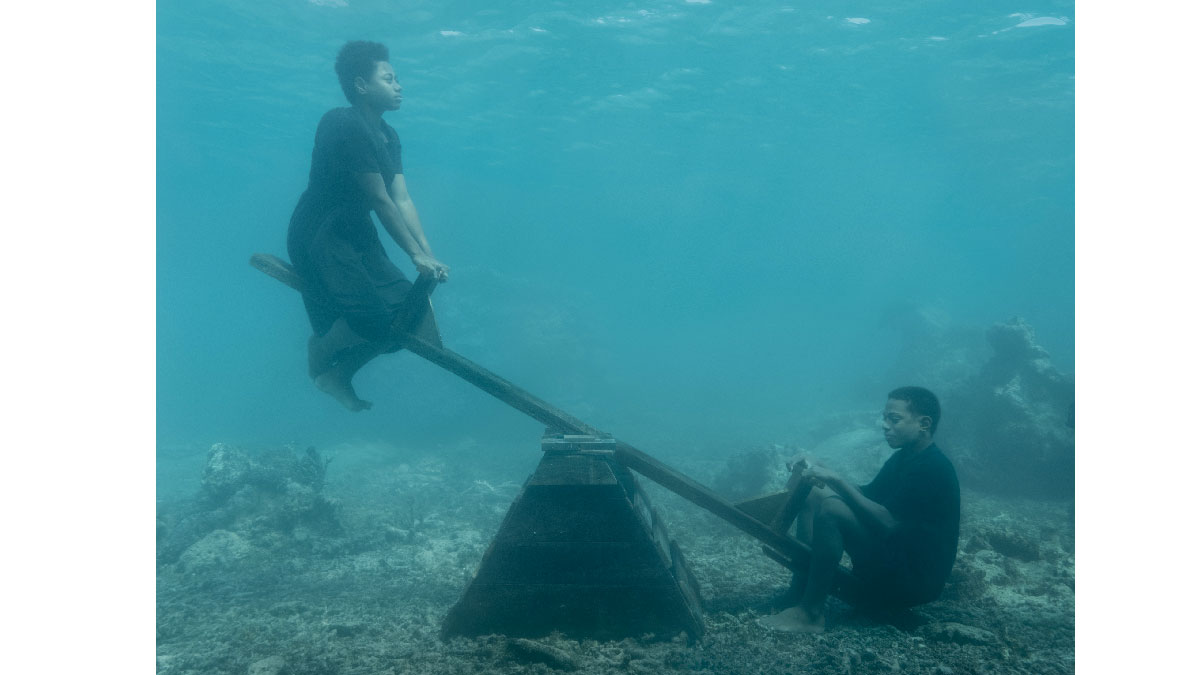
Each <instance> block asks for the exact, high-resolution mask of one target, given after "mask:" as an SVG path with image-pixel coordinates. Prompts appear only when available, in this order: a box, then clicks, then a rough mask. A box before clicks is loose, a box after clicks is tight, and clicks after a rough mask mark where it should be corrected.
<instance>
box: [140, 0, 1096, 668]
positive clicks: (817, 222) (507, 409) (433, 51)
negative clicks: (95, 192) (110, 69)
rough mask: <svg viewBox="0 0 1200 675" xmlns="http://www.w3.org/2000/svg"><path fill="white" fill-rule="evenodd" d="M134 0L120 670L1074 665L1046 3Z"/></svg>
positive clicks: (1061, 32)
mask: <svg viewBox="0 0 1200 675" xmlns="http://www.w3.org/2000/svg"><path fill="white" fill-rule="evenodd" d="M156 24H157V25H156V35H157V48H156V51H157V54H156V89H157V91H156V154H157V166H156V173H157V187H156V211H157V230H156V231H157V241H156V249H157V250H156V263H157V265H156V269H157V279H156V310H157V334H156V345H157V353H156V377H157V388H156V392H157V393H156V397H157V408H156V437H157V438H156V440H157V448H156V457H155V459H156V516H157V517H156V664H157V665H156V670H157V672H159V673H162V674H163V675H184V674H201V673H238V674H241V673H250V674H252V675H292V674H295V675H299V674H310V673H311V674H333V673H337V674H374V673H380V674H389V673H390V674H393V675H400V674H405V673H469V672H478V673H552V672H578V673H597V674H599V673H710V674H713V675H716V674H724V673H730V674H736V673H781V674H782V673H829V674H833V673H839V674H840V673H893V672H894V673H920V674H931V675H932V674H937V675H943V674H951V673H958V674H971V673H1030V674H1043V673H1073V672H1074V670H1075V590H1074V589H1075V508H1074V503H1075V439H1074V433H1075V405H1074V400H1075V374H1074V371H1075V291H1076V287H1075V140H1074V138H1075V137H1074V134H1075V7H1074V3H1073V2H1053V1H1047V2H1040V3H1035V4H1032V5H1006V4H1003V3H994V2H983V3H968V4H964V3H957V2H949V1H948V0H921V1H915V0H914V1H902V2H878V1H876V0H867V1H865V2H857V3H844V2H816V3H786V2H762V3H738V2H727V1H724V0H652V1H649V2H621V1H612V2H600V1H593V0H582V1H578V2H553V1H549V0H539V1H516V2H509V3H483V2H477V1H474V0H464V1H461V2H429V1H409V0H286V1H284V0H262V1H261V2H254V3H249V2H238V1H235V0H202V1H200V2H195V3H159V4H158V6H157V17H156ZM381 49H382V50H383V51H380V50H381Z"/></svg>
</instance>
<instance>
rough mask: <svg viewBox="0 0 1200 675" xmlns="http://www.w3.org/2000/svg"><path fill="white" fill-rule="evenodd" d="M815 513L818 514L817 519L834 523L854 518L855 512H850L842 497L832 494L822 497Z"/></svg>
mask: <svg viewBox="0 0 1200 675" xmlns="http://www.w3.org/2000/svg"><path fill="white" fill-rule="evenodd" d="M813 512H814V513H815V514H816V516H815V517H816V518H820V519H823V520H832V521H834V522H846V521H849V520H852V519H853V518H854V512H853V511H851V510H850V507H849V506H848V505H847V504H846V502H845V501H843V500H842V498H841V497H838V496H837V495H832V494H831V495H825V496H823V497H821V498H820V500H819V501H818V502H817V506H816V509H815V510H814V511H813Z"/></svg>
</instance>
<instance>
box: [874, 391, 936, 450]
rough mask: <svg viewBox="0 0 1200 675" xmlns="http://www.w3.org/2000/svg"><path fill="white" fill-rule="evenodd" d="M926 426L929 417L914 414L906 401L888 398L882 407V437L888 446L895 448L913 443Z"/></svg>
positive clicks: (927, 426)
mask: <svg viewBox="0 0 1200 675" xmlns="http://www.w3.org/2000/svg"><path fill="white" fill-rule="evenodd" d="M922 422H924V424H922ZM928 428H929V418H928V417H917V416H916V415H914V414H913V413H912V411H911V410H909V408H908V401H899V400H896V399H894V398H889V399H888V402H887V405H885V406H884V407H883V439H884V440H885V441H887V444H888V447H891V448H893V449H896V448H905V447H908V446H910V445H913V444H915V443H916V442H917V441H919V440H920V439H921V431H922V429H928Z"/></svg>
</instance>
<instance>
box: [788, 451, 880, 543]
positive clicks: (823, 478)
mask: <svg viewBox="0 0 1200 675" xmlns="http://www.w3.org/2000/svg"><path fill="white" fill-rule="evenodd" d="M805 478H807V479H809V480H813V481H816V482H819V483H824V484H825V486H826V487H828V488H829V489H831V490H833V491H834V492H836V493H837V494H838V496H839V497H841V498H842V499H843V500H844V501H845V502H846V504H847V505H848V506H849V507H850V510H851V511H853V512H854V515H856V516H858V519H859V520H860V521H861V522H863V523H864V524H865V525H867V527H869V528H871V529H873V530H875V531H877V532H879V533H881V534H883V535H885V536H886V535H888V534H891V532H892V530H894V529H896V527H897V526H898V525H899V524H900V522H899V521H898V520H896V518H895V517H894V516H892V512H891V511H888V510H887V507H886V506H884V505H883V504H880V503H879V502H875V501H871V499H869V498H868V497H867V496H866V495H864V494H863V493H862V491H861V490H859V488H858V486H857V485H855V484H853V483H851V482H849V481H847V480H846V479H844V478H842V477H841V476H840V475H838V474H837V473H836V472H834V471H831V470H830V469H828V468H826V467H823V466H820V465H817V464H810V465H809V466H808V469H807V470H806V471H805Z"/></svg>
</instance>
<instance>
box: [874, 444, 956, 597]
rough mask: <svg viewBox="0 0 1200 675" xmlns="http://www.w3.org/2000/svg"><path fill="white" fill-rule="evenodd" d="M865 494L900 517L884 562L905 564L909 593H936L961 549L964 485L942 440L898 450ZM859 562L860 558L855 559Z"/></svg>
mask: <svg viewBox="0 0 1200 675" xmlns="http://www.w3.org/2000/svg"><path fill="white" fill-rule="evenodd" d="M861 489H862V493H863V494H864V495H865V496H866V497H867V498H868V499H870V500H871V501H873V502H876V503H878V504H881V505H883V506H884V507H886V508H887V510H888V511H889V512H890V513H891V514H892V517H893V518H895V519H896V520H897V521H898V523H899V524H898V526H897V527H896V529H895V530H894V531H893V532H892V533H891V535H890V536H889V537H888V539H887V541H886V542H885V543H884V560H883V561H882V562H883V564H884V565H887V566H892V565H904V566H905V567H907V569H906V570H904V573H903V578H904V579H905V585H906V586H908V587H909V588H907V589H905V593H904V594H905V595H908V596H910V597H911V599H912V600H913V601H914V602H928V601H930V600H933V599H935V598H937V596H938V595H939V594H940V593H941V590H942V586H943V585H945V583H946V579H947V578H949V576H950V569H951V568H952V567H953V566H954V558H955V557H956V556H957V554H958V524H959V489H958V474H957V473H956V472H955V471H954V465H952V464H951V463H950V460H949V459H947V458H946V455H945V454H943V453H942V451H941V449H939V448H938V447H937V445H933V444H931V445H929V446H928V447H926V448H925V449H924V450H921V451H920V452H914V451H912V450H906V449H902V450H897V451H896V452H895V453H893V454H892V456H891V457H889V458H888V460H887V462H885V463H884V465H883V468H881V469H880V470H879V473H878V474H877V475H876V476H875V479H874V480H872V481H871V482H870V483H869V484H867V485H865V486H863V487H862V488H861ZM856 566H857V563H856Z"/></svg>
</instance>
